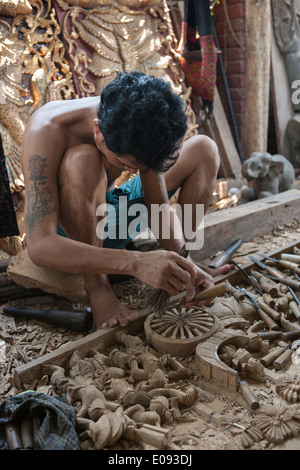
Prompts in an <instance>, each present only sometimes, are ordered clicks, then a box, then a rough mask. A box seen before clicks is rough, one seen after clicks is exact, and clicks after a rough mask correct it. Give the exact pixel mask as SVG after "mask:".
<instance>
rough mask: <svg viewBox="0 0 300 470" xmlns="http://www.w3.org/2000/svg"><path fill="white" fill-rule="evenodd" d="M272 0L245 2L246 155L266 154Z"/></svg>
mask: <svg viewBox="0 0 300 470" xmlns="http://www.w3.org/2000/svg"><path fill="white" fill-rule="evenodd" d="M270 33H271V3H270V0H246V41H247V98H246V140H245V142H246V143H245V146H246V152H245V157H246V158H249V157H250V155H251V153H252V152H266V151H267V144H268V124H269V89H270V57H271V50H270Z"/></svg>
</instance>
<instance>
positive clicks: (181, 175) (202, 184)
mask: <svg viewBox="0 0 300 470" xmlns="http://www.w3.org/2000/svg"><path fill="white" fill-rule="evenodd" d="M219 165H220V157H219V152H218V148H217V146H216V144H215V143H214V142H213V141H212V140H211V139H209V138H208V137H206V136H202V135H199V136H194V137H191V138H190V139H188V140H186V141H185V142H184V143H183V146H182V149H181V152H180V156H179V158H178V160H177V162H176V163H175V165H173V166H172V167H171V168H170V169H169V170H167V171H166V172H165V173H164V177H165V181H166V186H167V190H168V191H172V190H175V189H177V188H179V187H180V188H181V189H180V193H179V198H178V203H179V204H180V205H181V206H182V207H183V205H184V204H192V206H193V223H192V229H193V231H195V230H196V220H195V215H196V204H203V208H204V214H205V213H206V211H207V209H208V207H209V203H210V200H211V196H212V194H213V190H214V187H215V184H216V179H217V174H218V170H219Z"/></svg>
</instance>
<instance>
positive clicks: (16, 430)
mask: <svg viewBox="0 0 300 470" xmlns="http://www.w3.org/2000/svg"><path fill="white" fill-rule="evenodd" d="M4 427H5V434H6V440H7V444H8V447H9V449H10V450H18V449H22V439H21V432H20V426H19V425H18V424H16V423H6V424H5V425H4Z"/></svg>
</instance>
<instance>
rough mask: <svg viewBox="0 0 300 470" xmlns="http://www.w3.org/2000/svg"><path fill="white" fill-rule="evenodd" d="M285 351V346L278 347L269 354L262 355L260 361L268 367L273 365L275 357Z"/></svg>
mask: <svg viewBox="0 0 300 470" xmlns="http://www.w3.org/2000/svg"><path fill="white" fill-rule="evenodd" d="M284 351H285V348H277V349H276V350H275V351H271V352H270V353H269V354H267V355H266V356H264V357H262V358H261V360H260V363H261V364H262V365H263V366H264V367H268V366H269V365H271V364H272V363H273V362H274V361H275V359H277V358H278V357H279V356H281V354H283V353H284Z"/></svg>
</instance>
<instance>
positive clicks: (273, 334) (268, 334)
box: [257, 331, 282, 341]
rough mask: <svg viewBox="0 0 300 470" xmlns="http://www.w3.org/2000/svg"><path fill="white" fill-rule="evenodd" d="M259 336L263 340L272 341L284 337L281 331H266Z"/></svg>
mask: <svg viewBox="0 0 300 470" xmlns="http://www.w3.org/2000/svg"><path fill="white" fill-rule="evenodd" d="M257 336H259V338H262V339H268V340H270V341H272V340H275V339H279V338H281V337H282V333H281V331H264V332H261V333H257Z"/></svg>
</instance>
